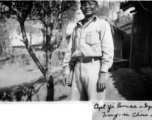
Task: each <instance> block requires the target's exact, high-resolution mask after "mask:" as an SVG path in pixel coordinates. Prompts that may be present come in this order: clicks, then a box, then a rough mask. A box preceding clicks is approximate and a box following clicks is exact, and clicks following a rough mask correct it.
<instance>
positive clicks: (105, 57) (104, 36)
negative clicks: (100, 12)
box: [100, 22, 114, 73]
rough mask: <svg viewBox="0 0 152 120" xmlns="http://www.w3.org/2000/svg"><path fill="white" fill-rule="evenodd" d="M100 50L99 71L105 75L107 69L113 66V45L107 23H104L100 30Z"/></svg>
mask: <svg viewBox="0 0 152 120" xmlns="http://www.w3.org/2000/svg"><path fill="white" fill-rule="evenodd" d="M101 32H102V33H101V36H100V37H101V49H102V51H101V52H102V59H101V67H100V71H101V72H105V73H107V72H108V70H109V68H110V67H111V66H112V64H113V57H114V44H113V38H112V33H111V27H110V25H109V23H108V22H105V24H104V27H103V29H102V30H101Z"/></svg>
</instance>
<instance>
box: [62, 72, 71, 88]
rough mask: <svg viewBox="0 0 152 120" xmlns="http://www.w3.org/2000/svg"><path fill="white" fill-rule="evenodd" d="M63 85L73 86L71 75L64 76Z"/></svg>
mask: <svg viewBox="0 0 152 120" xmlns="http://www.w3.org/2000/svg"><path fill="white" fill-rule="evenodd" d="M63 84H64V85H68V86H70V85H71V79H70V78H69V75H66V74H65V75H63Z"/></svg>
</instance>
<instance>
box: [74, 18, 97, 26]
mask: <svg viewBox="0 0 152 120" xmlns="http://www.w3.org/2000/svg"><path fill="white" fill-rule="evenodd" d="M97 19H98V16H96V15H94V16H93V19H91V22H92V21H93V22H96V21H97ZM82 20H84V19H82ZM82 20H80V21H78V22H77V25H80V26H83V25H82ZM88 23H90V21H88ZM88 23H86V24H88Z"/></svg>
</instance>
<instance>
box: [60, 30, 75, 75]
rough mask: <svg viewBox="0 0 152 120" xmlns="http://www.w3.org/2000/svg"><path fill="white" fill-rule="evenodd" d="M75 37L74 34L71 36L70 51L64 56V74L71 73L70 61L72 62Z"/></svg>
mask: <svg viewBox="0 0 152 120" xmlns="http://www.w3.org/2000/svg"><path fill="white" fill-rule="evenodd" d="M73 36H74V32H73V33H72V35H71V38H70V42H69V45H68V50H67V52H66V54H65V56H64V59H63V69H64V74H69V72H70V68H69V61H70V60H71V55H72V41H73Z"/></svg>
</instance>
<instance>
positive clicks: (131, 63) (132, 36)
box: [129, 15, 134, 68]
mask: <svg viewBox="0 0 152 120" xmlns="http://www.w3.org/2000/svg"><path fill="white" fill-rule="evenodd" d="M131 33H132V35H131V41H130V57H129V68H133V60H132V49H133V40H134V15H133V21H132V30H131Z"/></svg>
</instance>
